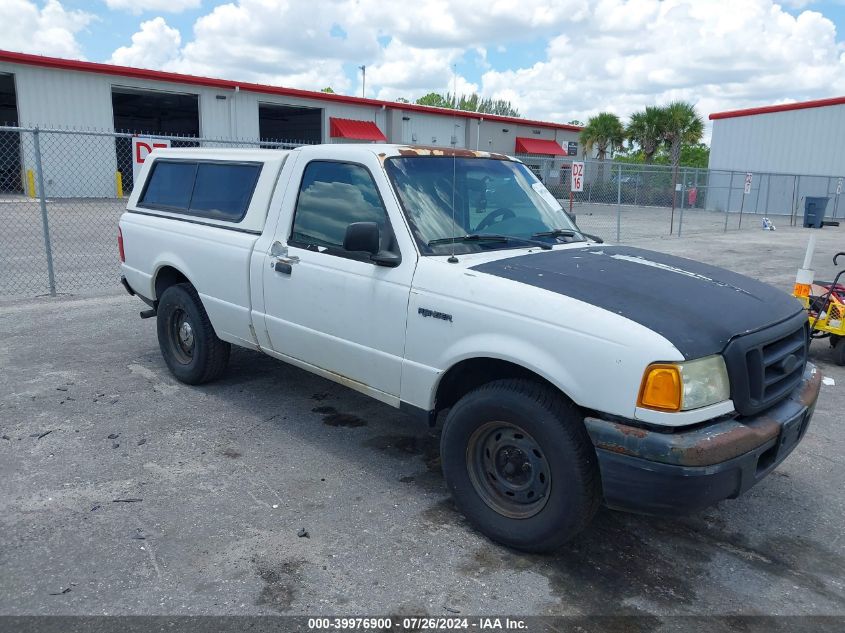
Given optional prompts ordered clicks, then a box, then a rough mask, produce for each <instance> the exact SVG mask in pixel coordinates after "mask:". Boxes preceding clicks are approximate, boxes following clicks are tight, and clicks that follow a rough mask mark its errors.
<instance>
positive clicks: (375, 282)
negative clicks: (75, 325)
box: [118, 145, 821, 551]
mask: <svg viewBox="0 0 845 633" xmlns="http://www.w3.org/2000/svg"><path fill="white" fill-rule="evenodd" d="M119 230H120V234H119V238H118V242H119V247H120V256H121V261H122V265H121V269H122V274H123V284H124V286H125V287H126V289H127V291H128V292H129V293H130V294H133V295H137V296H138V297H140V298H141V299H143V300H144V301H145V302H146V303H147V304H148V305H149V306H150V307H149V309H148V310H145V311H144V312H142V313H141V315H142V316H147V317H152V316H155V317H157V319H158V323H157V329H158V340H159V345H160V347H161V352H162V355H163V356H164V360H165V362H166V363H167V366H168V367H169V368H170V371H172V372H173V374H174V375H175V376H176V378H178V379H179V380H181V381H183V382H186V383H189V384H198V383H203V382H207V381H210V380H213V379H215V378H217V377H218V376H220V375H221V374H222V373H223V372H224V370H225V368H226V363H227V360H228V357H229V349H230V345H240V346H242V347H246V348H249V349H253V350H257V351H261V352H264V353H266V354H269V355H271V356H274V357H276V358H278V359H281V360H283V361H286V362H288V363H291V364H293V365H296V366H298V367H301V368H303V369H306V370H308V371H311V372H314V373H315V374H318V375H320V376H323V377H325V378H328V379H330V380H334V381H336V382H338V383H341V384H343V385H346V386H347V387H350V388H352V389H356V390H358V391H361V392H363V393H365V394H368V395H370V396H372V397H374V398H377V399H378V400H381V401H383V402H385V403H387V404H389V405H391V406H394V407H398V408H400V409H402V410H404V411H406V412H408V413H410V414H413V415H417V416H420V417H421V418H423V419H424V420H426V421H427V422H428V423H429V424H432V425H434V424H435V420H437V419H438V414H439V413H441V412H445V413H446V415H445V422H444V423H443V429H442V440H441V458H442V466H443V473H444V476H445V480H446V483H447V486H448V488H449V490H450V491H451V492H452V494H453V495H454V498H455V501H456V503H457V505H458V507H459V508H460V509H461V510H462V511H463V512H464V513H465V514H466V516H467V517H468V518H469V519H470V520H471V522H472V523H473V524H474V525H475V526H477V528H478V529H479V530H481V531H482V532H483V533H485V534H486V535H488V536H489V537H490V538H492V539H494V540H496V541H499V542H501V543H504V544H506V545H509V546H512V547H515V548H520V549H523V550H531V551H543V550H549V549H553V548H555V547H557V546H558V545H560V544H561V543H563V542H564V541H566V540H567V539H569V538H571V537H572V536H573V535H575V534H576V533H578V532H579V531H580V530H582V529H583V528H584V527H585V526H586V525H587V524H588V522H589V521H590V519H591V517H592V516H593V514H594V512H595V511H596V509H597V507H598V505H599V504H600V503H601V502H604V503H606V504H607V505H609V506H610V507H613V508H619V509H627V510H632V511H639V512H648V513H679V512H688V511H692V510H696V509H699V508H702V507H705V506H707V505H709V504H712V503H715V502H717V501H720V500H722V499H725V498H732V497H736V496H738V495H740V494H741V493H743V492H745V491H746V490H748V488H750V487H751V486H752V485H754V484H755V483H756V482H758V481H759V480H760V479H762V478H763V477H765V476H766V475H767V474H768V473H769V472H771V471H772V469H774V468H775V466H777V464H779V463H780V462H781V461H782V460H783V459H784V458H785V457H786V456H787V455H788V454H789V453H790V452H791V451H792V450H793V449H794V448H795V446H796V445H797V444H798V442H799V441H800V440H801V438H802V437H803V435H804V433H805V431H806V429H807V426H808V424H809V421H810V418H811V416H812V413H813V409H814V406H815V403H816V399H817V397H818V393H819V384H820V378H821V376H820V374H819V372H817V371H816V369H815V368H814V367H813V366H812V365H811V364H809V363H808V362H807V353H808V345H807V319H806V317H805V314H804V312H803V311H802V308H801V305H800V304H799V303H798V302H797V301H796V300H795V299H793V298H792V297H790V296H788V295H787V294H785V293H783V292H781V291H779V290H776V289H774V288H772V287H770V286H768V285H766V284H763V283H760V282H757V281H754V280H752V279H749V278H747V277H744V276H742V275H739V274H736V273H733V272H730V271H727V270H722V269H719V268H716V267H713V266H709V265H706V264H701V263H697V262H694V261H690V260H687V259H681V258H678V257H671V256H668V255H663V254H660V253H654V252H650V251H646V250H641V249H637V248H631V247H625V246H611V245H607V244H601V243H599V242H600V240H598V239H597V238H593V237H590V236H588V235H586V234H584V233H583V232H581V231H580V230H579V229H578V228H577V226H575V225H574V224H573V223H572V222H571V221H570V220H569V218H568V217H567V215H566V214H565V213H564V211H563V210H562V209H561V206H560V204H559V203H558V202H557V201H556V200H555V198H554V197H553V196H552V195H550V194H549V192H548V191H547V190H546V189H545V187H544V186H543V184H542V183H541V182H539V181H538V180H537V179H536V178H535V177H534V175H533V174H532V173H531V172H530V171H529V170H528V169H527V168H526V167H525V166H524V165H523V164H522V163H521V162H520V161H518V160H515V159H513V158H510V157H507V156H503V155H498V154H490V153H485V152H473V151H468V150H450V149H442V148H424V147H410V146H397V145H322V146H311V147H302V148H300V149H296V150H292V151H275V150H257V149H256V150H221V149H166V150H156V151H155V152H153V153H152V154H151V155H150V157H149V159H148V160H147V161H146V164H145V165H144V167H143V169H142V171H141V174H140V178H139V184H138V186H136V187H135V189H134V191H133V192H132V196H131V198H130V199H129V203H128V207H127V211H126V213H124V214H123V216H122V217H121V219H120V229H119Z"/></svg>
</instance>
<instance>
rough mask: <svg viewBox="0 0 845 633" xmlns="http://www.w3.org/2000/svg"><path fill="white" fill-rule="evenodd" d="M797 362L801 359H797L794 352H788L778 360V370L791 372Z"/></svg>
mask: <svg viewBox="0 0 845 633" xmlns="http://www.w3.org/2000/svg"><path fill="white" fill-rule="evenodd" d="M799 362H801V361H799V360H798V357H797V356H796V355H795V354H790V355H789V356H787V357H786V358H784V359H783V360H782V361H780V370H781V371H782V372H783V373H784V374H789V373H792V372H793V371H795V369H796V368H797V367H798V363H799Z"/></svg>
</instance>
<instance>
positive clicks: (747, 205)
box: [519, 155, 845, 242]
mask: <svg viewBox="0 0 845 633" xmlns="http://www.w3.org/2000/svg"><path fill="white" fill-rule="evenodd" d="M519 158H520V159H521V160H522V161H523V162H524V163H525V164H526V165H527V166H528V167H529V168H530V169H531V170H532V171H533V172H534V173H535V174H536V175H537V177H538V178H540V179H541V180H542V181H543V182H544V183H545V184H546V187H547V188H548V189H549V190H550V191H551V192H552V193H553V194H554V195H555V197H556V198H558V199H559V200H560V202H561V204H562V205H563V206H564V208H565V209H567V210H571V211H572V214H573V215H574V216H575V219H576V222H577V223H578V226H579V227H580V228H581V229H582V230H584V231H586V232H588V233H592V234H595V235H599V236H600V237H602V238H604V239H605V240H608V241H614V242H637V241H640V240H650V239H654V238H655V237H660V236H676V237H682V236H684V235H694V234H704V233H719V232H726V231H737V230H752V229H755V230H760V229H761V228H762V219H763V218H764V217H767V218H769V219H770V220H771V221H772V222H773V223H774V225H775V226H776V227H777V226H796V225H797V226H800V225H801V224H803V218H804V204H805V201H806V200H807V198H811V197H820V198H827V202H826V205H827V206H826V210H825V217H827V218H833V219H836V218H839V217H841V216H843V215H845V207H842V208H840V200H839V198H840V196H841V194H842V192H843V188H845V187H843V180H845V176H843V177H842V178H839V177H836V176H809V175H801V174H768V173H762V174H761V173H753V174H750V183H749V185H750V186H749V187H748V192H747V193H746V179H747V178H748V176H749V174H748V173H747V172H744V171H742V172H740V171H724V170H709V169H698V168H692V167H681V168H680V169H679V171H678V177H677V181H676V180H675V178H674V177H673V174H672V168H671V167H668V166H665V165H644V164H641V163H624V162H615V161H598V160H588V161H583V162H584V188H583V191H580V192H574V193H570V179H571V165H572V161H573V159H572V158H562V157H550V156H532V155H519ZM576 160H577V159H576Z"/></svg>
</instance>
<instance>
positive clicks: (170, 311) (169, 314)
mask: <svg viewBox="0 0 845 633" xmlns="http://www.w3.org/2000/svg"><path fill="white" fill-rule="evenodd" d="M156 317H157V319H156V321H157V323H156V329H157V331H158V345H159V347H160V348H161V355H162V356H163V357H164V362H165V363H167V367H168V369H170V372H171V373H172V374H173V375H174V376H175V377H176V379H177V380H179V381H180V382H184V383H187V384H189V385H199V384H202V383H204V382H210V381H212V380H215V379H216V378H219V377H220V375H221V374H222V373H223V372H224V371H225V370H226V365H227V364H228V362H229V352H230V350H231V346H230V345H229V343H226V342H224V341H221V340H220V339H219V338H217V335H216V334H215V333H214V328H213V327H212V326H211V321H209V319H208V314H206V312H205V308H203V306H202V301H200V298H199V295H198V294H197V291H196V290H195V289H194V287H193V286H192V285H191V284H189V283H182V284H175V285H173V286H170V287H169V288H168V289H167V290H165V291H164V292H163V293H162V295H161V297H160V298H159V302H158V310H157V311H156ZM184 324H187V327H186V328H183V327H182V326H183V325H184ZM188 343H189V344H188Z"/></svg>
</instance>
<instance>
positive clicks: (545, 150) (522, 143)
mask: <svg viewBox="0 0 845 633" xmlns="http://www.w3.org/2000/svg"><path fill="white" fill-rule="evenodd" d="M515 151H516V153H517V154H545V155H547V156H566V155H567V154H566V151H565V150H564V149H563V148H562V147H561V146H560V145H558V144H557V142H556V141H544V140H543V139H540V138H525V137H524V136H517V137H516V150H515Z"/></svg>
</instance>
